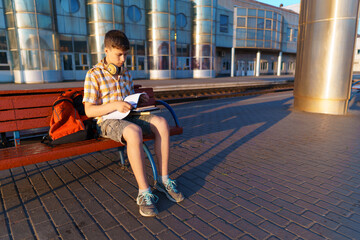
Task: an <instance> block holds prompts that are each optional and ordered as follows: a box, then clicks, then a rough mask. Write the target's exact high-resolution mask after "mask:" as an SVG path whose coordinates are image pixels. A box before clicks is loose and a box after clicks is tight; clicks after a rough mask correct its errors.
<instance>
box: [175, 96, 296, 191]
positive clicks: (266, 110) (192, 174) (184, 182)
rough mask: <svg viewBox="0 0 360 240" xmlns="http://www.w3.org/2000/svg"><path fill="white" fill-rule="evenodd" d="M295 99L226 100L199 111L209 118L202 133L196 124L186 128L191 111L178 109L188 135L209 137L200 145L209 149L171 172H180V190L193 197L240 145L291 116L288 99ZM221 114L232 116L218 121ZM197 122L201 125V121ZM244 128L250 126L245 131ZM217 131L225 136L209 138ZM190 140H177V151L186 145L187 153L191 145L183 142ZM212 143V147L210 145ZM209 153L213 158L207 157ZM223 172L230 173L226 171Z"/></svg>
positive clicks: (198, 115)
mask: <svg viewBox="0 0 360 240" xmlns="http://www.w3.org/2000/svg"><path fill="white" fill-rule="evenodd" d="M250 98H251V97H248V98H241V99H240V100H234V101H236V102H239V103H240V102H241V101H244V100H249V99H250ZM292 99H293V97H284V99H281V100H276V101H269V102H266V103H253V104H246V105H242V104H235V105H234V104H232V103H230V104H229V103H228V102H225V103H224V105H220V106H218V107H215V108H214V109H211V108H209V109H204V110H203V111H199V112H198V113H197V114H196V115H197V117H198V118H199V119H206V120H207V121H206V124H202V125H201V124H200V125H201V126H200V127H203V128H205V129H206V134H205V133H204V131H200V135H196V131H195V127H196V126H194V124H193V126H192V127H190V129H186V126H189V125H190V126H191V123H190V124H189V122H188V121H186V119H187V114H186V113H184V112H181V111H178V110H177V109H175V111H176V112H177V113H178V112H179V113H180V116H181V117H180V120H181V118H184V120H185V121H184V120H182V121H181V122H182V123H184V124H182V125H183V126H185V128H184V134H185V135H187V134H186V132H193V135H192V138H196V139H198V138H199V137H200V138H203V139H205V141H204V142H201V139H200V140H199V144H198V147H199V148H203V149H205V150H204V151H201V152H199V153H198V155H197V156H195V157H193V158H191V159H190V160H188V161H187V162H186V163H183V164H182V165H180V166H178V167H176V168H175V169H173V170H171V172H170V175H171V174H173V175H177V182H178V183H179V184H180V189H181V190H182V191H183V192H184V194H185V197H190V196H192V195H194V194H195V193H197V192H198V191H199V190H200V189H201V188H202V187H203V186H204V185H205V184H206V181H207V180H206V178H207V177H209V175H210V173H211V172H212V171H213V170H214V168H216V167H217V166H218V165H219V164H220V163H222V162H223V161H224V159H226V157H227V156H228V155H230V154H231V153H232V152H233V151H235V150H236V149H238V148H240V147H241V146H242V145H244V144H245V143H248V142H249V141H250V140H252V139H253V138H255V137H257V136H258V135H259V134H261V133H264V132H265V131H266V130H268V129H269V128H271V127H272V126H274V125H275V124H276V123H278V122H279V121H281V120H282V119H284V118H285V117H286V116H288V115H289V114H290V113H291V110H289V108H290V107H291V103H288V102H289V101H290V100H292ZM231 112H234V113H238V114H244V115H246V116H244V115H243V116H239V115H233V116H232V117H231V115H229V114H228V113H231ZM254 113H255V114H254ZM190 114H191V113H190ZM254 115H256V116H254ZM217 116H221V117H224V118H226V117H227V118H228V119H227V121H226V122H224V123H221V122H218V121H217V120H216V119H217V118H218V117H217ZM195 124H197V122H196V123H195ZM244 128H248V129H247V130H244ZM249 128H251V129H249ZM213 134H216V135H219V136H224V137H223V138H222V139H219V140H217V141H211V139H210V140H207V139H209V136H210V137H211V136H212V135H213ZM238 136H240V137H238ZM217 138H218V137H217ZM187 141H188V139H183V140H181V141H180V142H179V143H177V144H176V147H177V148H178V150H177V151H181V150H179V148H183V149H184V150H183V151H184V154H185V155H186V151H188V149H189V147H184V146H183V145H184V144H185V143H186V142H187ZM211 144H212V145H211ZM187 145H189V144H187ZM208 145H211V146H210V147H209V146H208ZM223 146H225V147H223ZM219 149H220V150H219ZM213 152H214V154H213ZM207 156H210V157H209V158H207ZM239 161H241V160H239ZM197 162H199V164H198V165H196V163H197ZM194 165H196V166H195V167H191V166H194ZM219 174H221V173H219ZM222 174H224V175H226V173H222Z"/></svg>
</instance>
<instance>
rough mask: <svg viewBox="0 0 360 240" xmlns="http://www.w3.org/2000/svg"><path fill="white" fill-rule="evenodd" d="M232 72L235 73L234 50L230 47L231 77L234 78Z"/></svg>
mask: <svg viewBox="0 0 360 240" xmlns="http://www.w3.org/2000/svg"><path fill="white" fill-rule="evenodd" d="M234 72H235V48H234V47H232V48H231V75H230V76H231V77H233V76H234Z"/></svg>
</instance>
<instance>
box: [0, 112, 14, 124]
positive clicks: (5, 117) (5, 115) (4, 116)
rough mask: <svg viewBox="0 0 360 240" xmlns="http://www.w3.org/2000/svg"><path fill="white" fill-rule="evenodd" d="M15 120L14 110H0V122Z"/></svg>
mask: <svg viewBox="0 0 360 240" xmlns="http://www.w3.org/2000/svg"><path fill="white" fill-rule="evenodd" d="M11 120H15V111H14V110H5V111H0V122H5V121H11Z"/></svg>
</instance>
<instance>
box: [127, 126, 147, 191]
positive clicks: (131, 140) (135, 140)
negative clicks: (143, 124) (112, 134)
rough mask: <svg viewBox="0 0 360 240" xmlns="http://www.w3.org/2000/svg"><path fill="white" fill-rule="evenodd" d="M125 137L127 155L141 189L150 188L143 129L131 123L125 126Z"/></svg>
mask: <svg viewBox="0 0 360 240" xmlns="http://www.w3.org/2000/svg"><path fill="white" fill-rule="evenodd" d="M123 138H124V139H125V141H126V146H127V147H126V148H127V155H128V158H129V162H130V165H131V168H132V170H133V172H134V175H135V179H136V182H137V183H138V186H139V189H147V188H149V184H148V182H147V179H146V172H145V155H144V151H143V148H142V144H143V136H142V130H141V128H140V127H139V126H137V125H135V124H130V125H128V126H127V127H125V129H124V131H123Z"/></svg>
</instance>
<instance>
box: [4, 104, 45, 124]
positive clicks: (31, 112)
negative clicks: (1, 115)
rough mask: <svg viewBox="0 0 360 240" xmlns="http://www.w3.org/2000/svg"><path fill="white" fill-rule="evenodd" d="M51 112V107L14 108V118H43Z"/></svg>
mask: <svg viewBox="0 0 360 240" xmlns="http://www.w3.org/2000/svg"><path fill="white" fill-rule="evenodd" d="M51 114H52V108H51V107H40V108H36V110H35V109H33V108H30V109H19V110H15V116H16V119H29V118H44V117H47V116H50V115H51ZM0 121H1V120H0Z"/></svg>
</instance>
